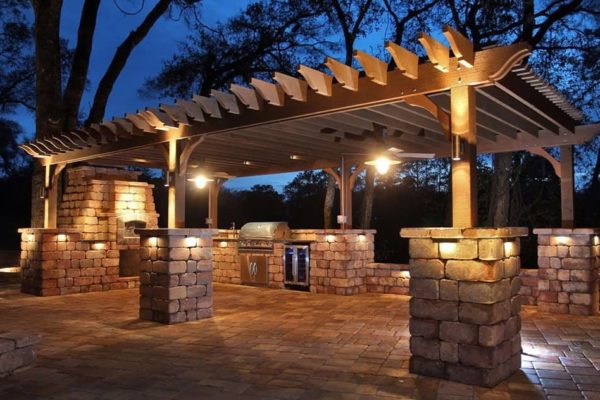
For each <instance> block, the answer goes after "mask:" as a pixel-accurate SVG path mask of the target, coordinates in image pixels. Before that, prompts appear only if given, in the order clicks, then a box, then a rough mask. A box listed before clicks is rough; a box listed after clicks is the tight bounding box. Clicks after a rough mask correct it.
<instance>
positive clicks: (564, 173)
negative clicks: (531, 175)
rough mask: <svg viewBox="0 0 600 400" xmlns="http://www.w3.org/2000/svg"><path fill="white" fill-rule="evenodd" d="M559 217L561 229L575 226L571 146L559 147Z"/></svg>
mask: <svg viewBox="0 0 600 400" xmlns="http://www.w3.org/2000/svg"><path fill="white" fill-rule="evenodd" d="M560 169H561V173H560V215H561V225H562V227H563V228H573V227H574V226H575V211H574V207H573V197H574V185H573V146H572V145H568V146H560Z"/></svg>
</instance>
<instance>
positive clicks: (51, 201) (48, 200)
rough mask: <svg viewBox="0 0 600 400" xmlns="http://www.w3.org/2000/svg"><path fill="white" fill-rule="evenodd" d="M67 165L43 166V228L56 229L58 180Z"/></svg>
mask: <svg viewBox="0 0 600 400" xmlns="http://www.w3.org/2000/svg"><path fill="white" fill-rule="evenodd" d="M66 165H67V164H66V163H61V164H57V165H54V166H53V165H50V164H46V165H45V166H44V171H45V174H44V228H56V223H57V214H58V178H59V176H60V173H61V172H62V170H63V169H64V168H65V166H66Z"/></svg>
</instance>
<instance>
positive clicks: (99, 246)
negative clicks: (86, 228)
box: [92, 242, 106, 250]
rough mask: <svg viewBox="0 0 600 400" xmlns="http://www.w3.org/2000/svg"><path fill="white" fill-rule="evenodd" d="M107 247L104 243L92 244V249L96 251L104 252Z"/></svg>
mask: <svg viewBox="0 0 600 400" xmlns="http://www.w3.org/2000/svg"><path fill="white" fill-rule="evenodd" d="M105 246H106V245H105V244H104V243H102V242H96V243H94V244H92V248H93V249H94V250H103V249H104V248H105Z"/></svg>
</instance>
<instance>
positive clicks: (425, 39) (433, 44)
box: [418, 32, 450, 72]
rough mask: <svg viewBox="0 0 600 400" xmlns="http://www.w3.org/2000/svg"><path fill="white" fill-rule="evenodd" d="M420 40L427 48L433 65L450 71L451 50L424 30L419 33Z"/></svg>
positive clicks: (441, 69) (444, 70) (443, 70)
mask: <svg viewBox="0 0 600 400" xmlns="http://www.w3.org/2000/svg"><path fill="white" fill-rule="evenodd" d="M418 40H419V42H420V43H421V45H422V46H423V47H424V48H425V51H426V52H427V57H429V60H430V61H431V63H432V64H433V66H434V67H435V68H437V69H439V70H440V71H442V72H448V71H449V70H450V67H449V66H450V50H449V49H448V48H447V47H446V46H444V45H443V44H442V43H440V42H438V41H437V40H435V39H434V38H432V37H431V36H429V35H427V34H426V33H424V32H421V33H420V34H419V37H418Z"/></svg>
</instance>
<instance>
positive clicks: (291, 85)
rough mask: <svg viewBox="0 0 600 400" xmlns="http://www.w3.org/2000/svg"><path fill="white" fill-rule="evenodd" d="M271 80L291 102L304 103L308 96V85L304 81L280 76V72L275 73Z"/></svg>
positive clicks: (283, 75) (284, 75)
mask: <svg viewBox="0 0 600 400" xmlns="http://www.w3.org/2000/svg"><path fill="white" fill-rule="evenodd" d="M273 79H274V80H275V81H276V82H277V83H279V84H280V85H281V88H282V89H283V91H284V92H285V93H286V94H287V95H288V96H290V98H291V99H292V100H297V101H306V99H307V96H308V93H307V92H308V83H306V81H303V80H300V79H297V78H294V77H293V76H289V75H286V74H282V73H281V72H275V73H274V74H273Z"/></svg>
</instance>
